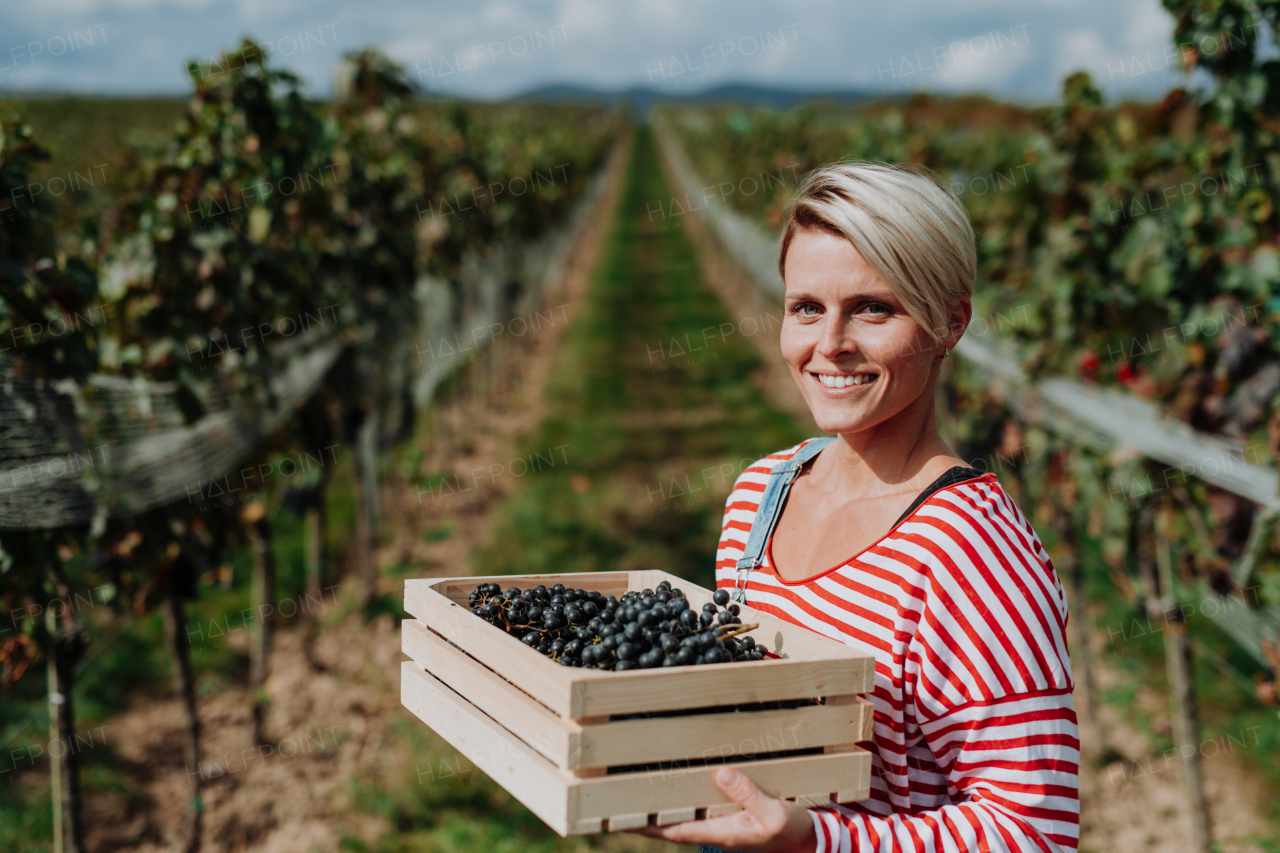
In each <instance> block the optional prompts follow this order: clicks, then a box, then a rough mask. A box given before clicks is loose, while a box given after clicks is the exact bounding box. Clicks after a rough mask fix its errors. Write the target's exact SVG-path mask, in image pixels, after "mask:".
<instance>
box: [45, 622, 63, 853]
mask: <svg viewBox="0 0 1280 853" xmlns="http://www.w3.org/2000/svg"><path fill="white" fill-rule="evenodd" d="M44 627H45V630H47V631H48V632H49V655H48V667H47V669H46V671H45V672H46V676H47V679H48V684H49V731H50V732H56V731H58V710H59V709H58V706H59V705H60V704H61V703H62V690H61V686H60V685H59V684H58V652H57V647H58V618H57V617H56V616H54V614H53V608H52V607H47V608H45V611H44ZM49 803H50V805H51V806H52V807H53V850H54V853H62V851H63V845H62V761H61V760H60V759H58V758H54V757H52V756H50V757H49Z"/></svg>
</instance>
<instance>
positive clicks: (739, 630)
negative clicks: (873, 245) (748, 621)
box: [720, 623, 760, 640]
mask: <svg viewBox="0 0 1280 853" xmlns="http://www.w3.org/2000/svg"><path fill="white" fill-rule="evenodd" d="M759 627H760V625H759V623H757V624H755V625H734V626H733V630H732V631H727V632H725V633H723V634H721V635H720V639H721V640H728V639H730V638H731V637H740V636H742V635H743V634H745V633H747V632H748V631H754V630H755V629H756V628H759Z"/></svg>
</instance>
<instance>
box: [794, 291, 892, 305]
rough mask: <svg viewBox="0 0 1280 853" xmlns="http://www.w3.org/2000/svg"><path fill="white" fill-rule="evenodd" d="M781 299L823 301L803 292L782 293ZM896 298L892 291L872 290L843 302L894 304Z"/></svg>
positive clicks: (854, 295) (856, 294)
mask: <svg viewBox="0 0 1280 853" xmlns="http://www.w3.org/2000/svg"><path fill="white" fill-rule="evenodd" d="M782 298H783V299H794V300H798V301H802V302H810V301H812V302H821V301H823V300H822V298H821V297H819V296H814V295H813V294H811V293H804V292H800V293H784V294H783V296H782ZM897 298H898V297H896V296H894V294H893V291H892V290H874V291H871V292H870V293H855V294H853V295H852V296H850V297H849V298H848V299H846V300H844V301H846V302H858V301H860V300H865V299H878V300H881V301H885V302H888V301H895V302H896V301H897Z"/></svg>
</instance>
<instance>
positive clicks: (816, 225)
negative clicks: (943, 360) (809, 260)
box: [778, 160, 978, 340]
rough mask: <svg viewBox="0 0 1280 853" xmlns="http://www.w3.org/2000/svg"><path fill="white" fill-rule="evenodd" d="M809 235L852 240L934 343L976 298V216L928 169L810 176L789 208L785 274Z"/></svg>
mask: <svg viewBox="0 0 1280 853" xmlns="http://www.w3.org/2000/svg"><path fill="white" fill-rule="evenodd" d="M802 228H807V229H814V230H818V231H826V232H828V233H830V234H834V235H836V236H837V237H844V238H845V239H846V240H848V241H849V242H850V243H852V244H853V247H854V248H855V249H857V250H858V254H860V255H862V257H863V258H864V259H865V260H866V262H867V263H868V264H869V265H870V266H871V268H872V269H873V270H875V272H876V274H877V275H878V276H880V278H881V279H883V280H884V282H885V284H887V285H889V288H890V289H891V290H892V291H893V293H894V295H895V296H897V297H898V299H899V300H900V301H901V302H902V304H903V307H905V308H906V309H907V313H908V314H910V315H911V317H912V318H913V319H914V320H915V321H916V322H917V323H919V324H920V325H921V326H924V328H925V329H926V330H927V331H928V332H929V334H930V335H932V337H933V338H934V340H939V339H940V338H942V336H943V335H945V334H946V333H947V328H948V324H949V322H950V321H949V317H950V313H951V309H952V308H954V307H955V306H956V305H957V304H959V303H960V302H961V300H963V299H967V298H969V297H971V296H972V295H973V282H974V279H975V278H976V277H977V269H978V250H977V247H976V245H975V240H974V236H973V226H972V225H970V224H969V213H968V211H966V210H965V209H964V205H962V204H961V203H960V200H959V199H958V198H957V197H956V196H955V194H954V193H952V192H951V190H950V189H948V188H947V186H946V185H945V184H943V183H942V182H941V181H939V180H938V179H937V178H936V177H935V176H934V175H933V174H932V173H929V172H928V171H927V170H924V169H923V167H919V168H917V167H907V166H900V165H893V164H890V163H878V162H873V161H867V160H855V161H847V162H841V163H833V164H831V165H829V166H823V167H822V168H821V169H816V170H814V171H813V172H810V173H809V175H808V176H807V177H806V178H805V181H804V183H803V184H802V185H801V186H800V189H799V190H798V191H797V192H796V196H795V198H794V199H792V201H791V204H790V206H789V207H788V208H787V213H786V218H785V220H784V221H783V229H782V239H781V241H780V242H779V244H778V274H779V275H782V274H783V268H784V266H785V264H786V260H787V249H788V248H789V247H790V245H791V241H792V240H793V239H794V238H795V235H796V233H797V232H798V231H799V230H801V229H802Z"/></svg>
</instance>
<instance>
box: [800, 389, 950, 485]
mask: <svg viewBox="0 0 1280 853" xmlns="http://www.w3.org/2000/svg"><path fill="white" fill-rule="evenodd" d="M933 396H934V395H933V383H929V390H928V391H927V392H926V393H924V394H921V395H920V398H919V399H917V400H916V401H915V402H913V403H912V404H911V405H910V406H908V407H907V408H905V409H903V410H902V411H901V412H899V413H898V414H896V415H894V416H893V417H892V418H889V419H888V420H886V421H883V422H882V423H879V424H876V425H875V426H874V427H872V428H871V429H867V430H862V431H859V432H850V433H841V434H840V440H839V441H838V442H836V443H835V444H833V445H832V449H833V450H834V451H835V453H833V454H832V455H831V461H832V462H833V463H834V464H832V465H830V466H829V467H828V468H827V476H825V477H822V478H821V480H822V481H824V483H823V485H825V486H829V487H830V488H831V489H833V490H841V491H852V492H854V493H866V492H868V491H873V492H880V493H882V494H891V493H894V492H896V491H900V490H902V489H904V488H908V487H910V488H916V487H917V486H919V487H923V486H925V485H928V483H920V484H917V483H916V482H915V481H916V480H917V479H920V478H921V477H922V476H926V477H927V476H929V474H930V470H929V468H928V464H929V462H930V461H932V460H934V459H937V458H939V457H943V458H945V459H948V460H952V459H954V457H955V454H954V453H953V452H952V450H951V448H950V447H948V446H947V443H946V442H945V441H943V440H942V436H941V435H940V434H939V433H938V425H937V419H936V413H935V409H934V402H933ZM936 476H937V474H933V476H932V477H929V479H930V480H932V479H934V478H936Z"/></svg>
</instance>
